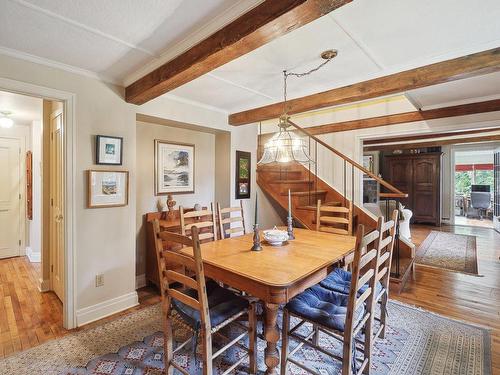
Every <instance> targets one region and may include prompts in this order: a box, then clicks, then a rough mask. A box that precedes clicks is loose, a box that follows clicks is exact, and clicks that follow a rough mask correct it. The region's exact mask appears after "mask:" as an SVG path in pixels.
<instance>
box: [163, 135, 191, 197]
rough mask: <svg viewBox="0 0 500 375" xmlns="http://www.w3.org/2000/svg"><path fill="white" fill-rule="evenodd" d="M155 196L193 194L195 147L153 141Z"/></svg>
mask: <svg viewBox="0 0 500 375" xmlns="http://www.w3.org/2000/svg"><path fill="white" fill-rule="evenodd" d="M154 151H155V152H154V165H155V166H154V168H155V181H154V186H155V195H165V194H189V193H194V177H195V147H194V144H190V143H175V142H169V141H162V140H159V139H156V140H155V150H154Z"/></svg>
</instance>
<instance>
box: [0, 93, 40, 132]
mask: <svg viewBox="0 0 500 375" xmlns="http://www.w3.org/2000/svg"><path fill="white" fill-rule="evenodd" d="M3 111H9V112H12V114H11V115H10V116H9V117H10V118H11V119H12V120H14V125H30V124H31V123H32V122H33V121H36V120H42V116H43V101H42V99H39V98H34V97H31V96H26V95H18V94H13V93H10V92H5V91H0V112H3Z"/></svg>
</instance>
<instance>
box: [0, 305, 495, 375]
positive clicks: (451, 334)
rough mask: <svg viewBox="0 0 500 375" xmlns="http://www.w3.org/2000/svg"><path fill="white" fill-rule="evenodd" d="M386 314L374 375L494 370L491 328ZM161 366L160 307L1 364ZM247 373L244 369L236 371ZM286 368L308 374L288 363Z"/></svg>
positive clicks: (49, 369) (98, 370)
mask: <svg viewBox="0 0 500 375" xmlns="http://www.w3.org/2000/svg"><path fill="white" fill-rule="evenodd" d="M388 317H389V326H388V330H387V335H386V338H385V339H384V340H379V341H377V343H376V344H375V349H374V353H373V366H372V370H373V371H372V373H373V374H377V375H381V374H394V375H395V374H398V375H405V374H406V375H415V374H433V375H465V374H467V375H490V374H491V352H490V350H491V349H490V335H489V332H488V331H487V330H486V329H484V328H481V327H478V326H473V325H470V324H466V323H462V322H458V321H455V320H451V319H448V318H445V317H443V316H439V315H436V314H433V313H430V312H428V311H425V310H422V309H419V308H415V307H412V306H409V305H406V304H402V303H399V302H394V301H391V302H390V303H389V306H388ZM306 328H307V327H305V328H304V329H306ZM261 329H262V328H260V330H261ZM235 330H237V329H235ZM232 331H233V330H232V329H231V330H229V329H228V332H225V333H226V334H228V335H230V336H232V335H234V334H236V332H232ZM187 335H188V331H187V330H186V329H185V328H184V327H183V326H181V325H175V326H174V336H175V340H176V341H177V340H178V341H179V342H180V340H181V339H182V338H184V337H186V336H187ZM320 340H321V344H322V345H323V346H325V347H326V348H328V349H330V350H333V351H336V352H339V353H340V350H341V348H340V346H339V344H338V343H337V342H335V341H334V340H332V339H331V338H330V337H328V336H326V335H323V336H321V337H320ZM215 341H217V340H215ZM290 345H291V347H293V345H295V344H294V343H293V342H292V343H291V344H290ZM264 348H265V342H264V341H262V340H259V342H258V349H259V357H258V363H259V371H261V372H262V373H263V371H264V370H265V365H264V361H263V352H264ZM241 355H242V352H241V351H240V349H234V350H231V351H229V352H228V353H227V354H226V355H224V356H220V357H219V358H218V359H217V360H216V361H215V363H214V373H216V374H218V373H221V372H222V371H223V370H224V369H226V368H227V367H228V366H229V364H230V363H234V362H233V361H234V360H235V358H239V356H241ZM296 356H297V357H298V358H299V359H301V360H303V361H304V362H305V363H307V364H308V365H309V366H312V367H315V368H317V369H318V371H319V372H320V373H321V374H325V375H327V374H340V368H339V366H338V364H336V363H333V362H332V361H331V360H330V359H328V358H326V357H325V356H323V355H322V354H321V353H318V352H316V351H314V350H312V349H308V348H305V347H303V348H302V349H301V350H299V351H298V352H297V353H296ZM198 358H199V357H198ZM175 359H176V361H177V363H178V364H180V365H181V366H182V367H183V368H185V369H186V370H187V371H188V372H189V373H190V374H197V373H200V369H201V363H200V361H197V360H195V356H194V353H193V349H192V348H188V349H186V350H185V351H183V352H181V353H179V354H178V355H177V356H176V358H175ZM162 368H163V337H162V333H161V320H160V307H159V305H155V306H151V307H148V308H144V309H142V310H139V311H137V312H134V313H131V314H129V315H127V316H124V317H121V318H119V319H117V320H115V321H111V322H108V323H104V324H103V325H101V326H98V327H95V328H91V329H88V330H83V331H80V332H77V333H74V334H71V335H67V336H64V337H62V338H60V339H56V340H53V341H50V342H47V343H45V344H42V345H40V346H37V347H34V348H32V349H29V350H27V351H24V352H20V353H17V354H14V355H12V356H10V357H8V358H6V359H4V360H1V361H0V374H2V375H23V374H26V375H28V374H29V375H32V374H46V375H59V374H64V375H76V374H99V375H103V374H112V375H116V374H120V375H139V374H150V375H151V374H159V373H161V370H162ZM244 373H246V371H245V368H241V369H240V370H239V372H238V374H244ZM288 373H289V374H303V373H304V372H303V371H302V370H301V369H299V368H297V367H294V366H290V368H289V372H288Z"/></svg>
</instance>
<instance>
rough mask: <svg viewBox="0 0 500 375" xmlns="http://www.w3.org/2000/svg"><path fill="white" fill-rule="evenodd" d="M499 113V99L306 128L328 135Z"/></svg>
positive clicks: (312, 131)
mask: <svg viewBox="0 0 500 375" xmlns="http://www.w3.org/2000/svg"><path fill="white" fill-rule="evenodd" d="M494 111H500V99H496V100H488V101H485V102H478V103H470V104H461V105H455V106H452V107H444V108H436V109H429V110H425V111H412V112H405V113H397V114H394V115H387V116H379V117H370V118H364V119H360V120H351V121H343V122H336V123H332V124H325V125H317V126H311V127H309V128H307V130H308V131H310V132H311V133H313V134H316V135H318V134H328V133H335V132H344V131H349V130H358V129H368V128H376V127H378V126H386V125H396V124H405V123H408V122H414V121H425V120H435V119H439V118H445V117H457V116H466V115H474V114H477V113H486V112H494Z"/></svg>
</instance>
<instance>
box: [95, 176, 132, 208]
mask: <svg viewBox="0 0 500 375" xmlns="http://www.w3.org/2000/svg"><path fill="white" fill-rule="evenodd" d="M87 174H88V175H87V179H88V200H87V207H88V208H99V207H119V206H126V205H127V204H128V171H109V170H108V171H104V170H88V171H87Z"/></svg>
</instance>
